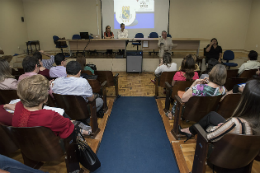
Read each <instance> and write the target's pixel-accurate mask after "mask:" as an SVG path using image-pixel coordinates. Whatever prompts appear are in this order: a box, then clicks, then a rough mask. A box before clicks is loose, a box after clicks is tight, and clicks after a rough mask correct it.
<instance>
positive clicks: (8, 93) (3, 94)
mask: <svg viewBox="0 0 260 173" xmlns="http://www.w3.org/2000/svg"><path fill="white" fill-rule="evenodd" d="M14 99H19V97H18V96H17V92H16V90H0V104H8V103H10V101H11V100H14Z"/></svg>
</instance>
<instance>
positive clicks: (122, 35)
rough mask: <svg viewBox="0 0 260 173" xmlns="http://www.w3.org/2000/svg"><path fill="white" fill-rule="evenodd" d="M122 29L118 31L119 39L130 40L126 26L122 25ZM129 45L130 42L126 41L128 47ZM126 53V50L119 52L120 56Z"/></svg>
mask: <svg viewBox="0 0 260 173" xmlns="http://www.w3.org/2000/svg"><path fill="white" fill-rule="evenodd" d="M120 28H121V30H119V31H117V38H118V39H121V38H128V31H127V30H126V29H125V24H124V23H121V24H120ZM127 45H128V40H126V47H127ZM124 51H125V50H119V54H121V55H124Z"/></svg>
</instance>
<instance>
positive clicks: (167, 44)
mask: <svg viewBox="0 0 260 173" xmlns="http://www.w3.org/2000/svg"><path fill="white" fill-rule="evenodd" d="M158 47H159V57H160V58H162V57H163V55H164V52H168V53H170V54H171V53H172V52H171V50H172V47H173V43H172V38H168V37H167V32H166V31H162V38H160V39H159V40H158Z"/></svg>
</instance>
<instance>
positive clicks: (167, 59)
mask: <svg viewBox="0 0 260 173" xmlns="http://www.w3.org/2000/svg"><path fill="white" fill-rule="evenodd" d="M164 71H177V64H176V63H174V62H172V57H171V54H170V53H168V52H165V53H164V56H163V59H162V60H161V63H160V64H159V66H158V67H157V68H156V70H155V71H154V73H155V75H159V74H161V73H162V72H164Z"/></svg>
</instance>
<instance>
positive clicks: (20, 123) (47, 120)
mask: <svg viewBox="0 0 260 173" xmlns="http://www.w3.org/2000/svg"><path fill="white" fill-rule="evenodd" d="M48 89H49V81H48V80H47V79H46V78H45V77H44V76H42V75H34V76H31V77H28V78H25V79H23V80H21V81H20V82H19V84H18V89H17V95H18V97H19V98H20V99H21V101H20V102H18V103H17V104H16V106H15V110H14V115H13V119H12V126H14V127H35V126H43V127H47V128H50V129H51V130H52V131H53V132H54V133H55V134H56V135H57V136H59V137H60V138H63V139H65V138H67V137H69V136H70V135H71V134H72V132H73V131H74V125H73V123H72V122H71V121H70V119H69V118H64V117H63V116H62V115H60V114H59V113H57V112H54V111H52V110H45V109H42V108H43V105H44V104H45V103H46V102H47V101H48ZM82 133H83V135H89V134H90V131H86V130H82Z"/></svg>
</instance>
